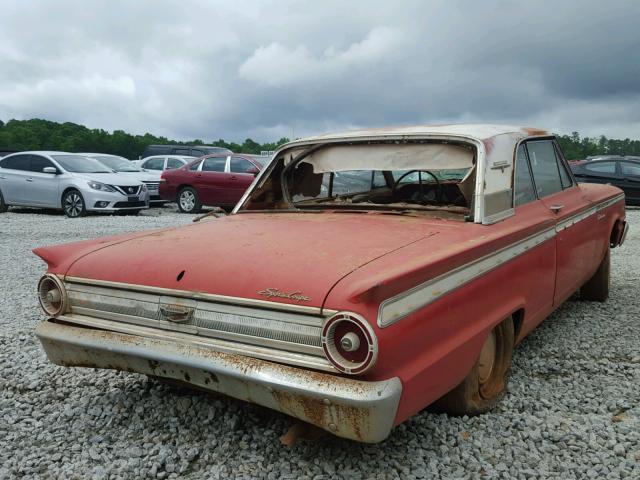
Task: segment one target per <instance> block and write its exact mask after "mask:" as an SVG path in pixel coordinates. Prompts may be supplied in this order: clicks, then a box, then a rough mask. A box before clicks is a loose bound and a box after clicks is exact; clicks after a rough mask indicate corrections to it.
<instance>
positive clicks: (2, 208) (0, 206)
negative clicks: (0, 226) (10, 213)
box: [0, 192, 9, 213]
mask: <svg viewBox="0 0 640 480" xmlns="http://www.w3.org/2000/svg"><path fill="white" fill-rule="evenodd" d="M7 210H9V207H7V204H6V203H4V197H3V196H2V192H0V213H4V212H6V211H7Z"/></svg>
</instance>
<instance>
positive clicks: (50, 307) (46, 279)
mask: <svg viewBox="0 0 640 480" xmlns="http://www.w3.org/2000/svg"><path fill="white" fill-rule="evenodd" d="M38 300H39V301H40V306H41V307H42V309H43V310H44V311H45V313H46V314H47V315H51V316H52V317H55V316H57V315H60V314H61V313H64V311H65V310H66V308H67V292H66V290H65V288H64V285H63V283H62V282H61V281H60V280H59V279H58V277H56V276H54V275H49V274H47V275H45V276H43V277H42V278H41V279H40V281H39V282H38Z"/></svg>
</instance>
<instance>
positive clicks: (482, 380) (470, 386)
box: [433, 317, 515, 415]
mask: <svg viewBox="0 0 640 480" xmlns="http://www.w3.org/2000/svg"><path fill="white" fill-rule="evenodd" d="M514 344H515V332H514V328H513V320H512V319H511V317H509V318H507V319H506V320H504V321H503V322H502V323H500V324H499V325H498V326H496V327H495V328H494V329H493V330H492V331H491V332H489V334H488V335H487V338H486V339H485V341H484V344H483V345H482V349H481V350H480V356H479V357H478V360H477V361H476V363H475V364H474V365H473V368H471V371H470V372H469V373H468V374H467V376H466V377H465V379H464V380H463V381H462V383H460V385H458V386H457V387H455V388H454V389H453V390H451V391H450V392H449V393H447V394H446V395H445V396H444V397H442V398H440V399H439V400H437V401H436V402H435V403H434V404H433V409H434V410H436V411H440V412H445V413H449V414H451V415H478V414H480V413H484V412H487V411H489V410H491V408H492V407H493V406H494V405H495V404H496V403H497V402H498V400H500V397H502V395H503V394H504V392H505V390H506V387H507V379H508V375H509V367H510V366H511V357H512V355H513V347H514Z"/></svg>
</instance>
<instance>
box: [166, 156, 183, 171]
mask: <svg viewBox="0 0 640 480" xmlns="http://www.w3.org/2000/svg"><path fill="white" fill-rule="evenodd" d="M182 165H184V164H183V163H182V162H181V161H180V160H178V159H177V158H169V159H168V160H167V170H173V169H174V168H180V167H181V166H182Z"/></svg>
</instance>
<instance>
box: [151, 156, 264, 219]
mask: <svg viewBox="0 0 640 480" xmlns="http://www.w3.org/2000/svg"><path fill="white" fill-rule="evenodd" d="M262 167H263V165H261V164H260V162H258V161H257V160H256V159H255V158H251V157H249V156H248V155H247V156H245V155H242V154H232V155H226V154H215V155H207V156H204V157H200V158H198V159H197V160H194V161H193V162H191V163H188V164H187V165H185V166H184V167H181V168H176V169H174V170H165V171H164V172H162V179H161V180H160V196H161V197H162V198H163V199H164V200H169V201H171V202H177V203H178V209H179V210H180V211H181V212H182V213H197V212H199V211H200V209H201V208H202V206H203V205H209V206H216V207H224V208H232V207H234V206H235V205H236V203H238V200H240V198H241V197H242V195H243V194H244V192H245V191H246V190H247V188H248V187H249V185H251V182H253V179H254V178H255V176H256V175H257V174H258V172H259V171H260V170H261V169H262Z"/></svg>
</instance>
